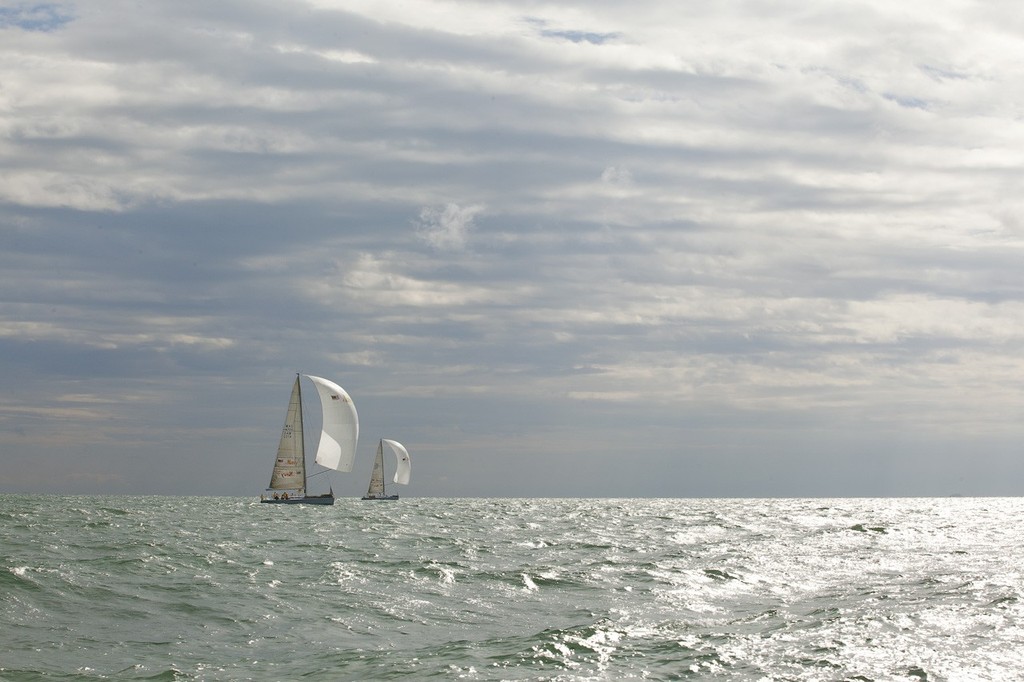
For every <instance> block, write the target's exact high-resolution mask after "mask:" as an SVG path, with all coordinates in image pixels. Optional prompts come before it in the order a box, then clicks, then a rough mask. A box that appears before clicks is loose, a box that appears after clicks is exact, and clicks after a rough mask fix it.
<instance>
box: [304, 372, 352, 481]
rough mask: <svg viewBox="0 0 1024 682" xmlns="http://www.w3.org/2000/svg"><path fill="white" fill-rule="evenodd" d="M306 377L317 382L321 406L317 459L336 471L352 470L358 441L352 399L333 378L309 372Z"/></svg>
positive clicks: (317, 461) (319, 462)
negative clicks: (330, 379) (328, 378)
mask: <svg viewBox="0 0 1024 682" xmlns="http://www.w3.org/2000/svg"><path fill="white" fill-rule="evenodd" d="M306 377H308V378H309V380H310V381H312V382H313V385H314V386H316V392H317V393H318V394H319V395H320V407H321V408H322V409H323V425H322V426H321V432H320V446H319V447H318V448H317V450H316V463H317V464H320V465H322V466H325V467H327V468H328V469H334V470H336V471H352V465H353V464H355V461H356V443H357V442H358V441H359V415H358V414H357V413H356V406H355V403H353V402H352V398H351V397H349V395H348V393H346V392H345V389H343V388H342V387H341V386H339V385H338V384H336V383H334V382H333V381H329V380H327V379H324V378H322V377H315V376H313V375H311V374H307V375H306Z"/></svg>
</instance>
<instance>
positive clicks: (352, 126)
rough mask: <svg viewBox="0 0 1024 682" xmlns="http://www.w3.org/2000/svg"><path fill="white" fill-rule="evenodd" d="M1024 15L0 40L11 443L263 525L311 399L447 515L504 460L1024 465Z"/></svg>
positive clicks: (506, 14)
mask: <svg viewBox="0 0 1024 682" xmlns="http://www.w3.org/2000/svg"><path fill="white" fill-rule="evenodd" d="M1007 11H1008V10H1004V9H1002V8H999V7H994V6H992V7H989V6H986V7H983V8H980V9H979V8H973V9H970V10H965V9H963V8H960V7H956V6H943V7H939V8H934V7H931V6H928V7H925V6H924V5H921V6H920V7H916V6H911V7H909V9H908V8H907V7H906V6H900V7H896V6H895V5H886V4H884V3H867V4H863V5H856V6H853V5H849V6H847V5H828V6H825V5H822V6H820V7H814V8H811V9H809V10H808V9H806V8H803V9H799V10H797V9H792V8H781V9H780V8H779V7H777V6H775V5H772V4H771V3H766V2H753V3H745V4H744V5H743V6H742V8H740V7H738V6H735V7H734V6H731V5H715V4H706V5H698V4H689V5H686V6H685V7H680V6H676V5H668V4H665V3H657V2H651V3H644V2H641V3H640V4H639V5H632V4H631V5H616V4H614V3H573V2H570V3H568V4H559V5H528V6H526V7H525V9H524V7H523V6H522V5H503V4H500V3H497V4H496V3H468V4H467V3H454V4H453V3H447V2H433V1H428V2H425V3H422V4H413V5H409V4H407V3H402V2H398V1H397V0H380V1H379V2H374V3H339V2H335V1H334V0H317V2H313V3H309V4H308V6H306V7H305V8H304V9H302V10H301V11H297V10H296V8H295V7H293V6H286V5H280V4H274V3H260V2H253V3H247V4H239V5H235V4H230V3H227V4H224V3H220V4H209V3H208V4H205V5H204V4H195V3H191V4H190V3H162V4H159V3H158V4H144V5H139V6H137V7H136V6H133V8H132V9H131V11H128V10H125V9H124V7H123V6H122V5H121V4H119V3H116V2H108V1H107V0H94V1H93V2H89V3H81V4H79V5H76V7H75V10H74V14H73V15H72V13H71V11H70V10H68V9H67V8H66V6H64V5H57V4H44V5H31V4H18V5H14V6H12V7H10V8H8V9H5V10H3V11H0V24H2V28H0V31H2V32H3V40H2V41H0V69H2V71H3V73H4V74H5V77H4V82H3V84H2V88H0V158H2V159H3V164H4V173H3V175H4V180H5V181H4V183H2V185H0V240H2V242H3V243H2V247H3V248H0V290H2V291H3V292H4V297H3V300H2V301H0V346H2V348H0V351H2V352H0V406H2V408H3V409H2V410H0V413H2V414H0V419H2V420H3V429H2V431H3V432H4V433H6V434H8V435H10V434H15V433H17V432H19V431H20V432H21V434H22V435H20V436H18V437H17V438H16V439H14V437H13V436H11V438H12V440H11V441H9V442H6V443H0V447H10V448H17V449H18V451H19V452H23V453H26V454H25V457H24V459H23V460H21V461H25V462H29V463H30V464H31V462H33V461H38V460H42V459H45V458H48V457H53V458H60V457H67V458H68V459H72V460H76V461H80V462H81V463H82V464H83V466H85V465H87V464H88V465H92V466H94V467H95V468H97V469H101V468H102V467H103V466H106V465H109V464H110V459H111V458H119V459H118V461H119V463H120V464H121V467H120V468H121V469H122V470H124V471H125V474H124V475H125V477H126V485H129V486H131V485H138V486H141V487H145V486H147V485H148V486H150V488H147V489H152V485H154V484H152V483H147V482H146V481H147V480H149V481H151V480H153V478H154V476H153V475H152V473H150V474H148V475H147V474H144V473H143V469H145V468H146V467H145V466H141V465H140V466H139V471H138V472H133V471H131V470H130V467H129V466H126V465H127V464H128V463H131V462H136V461H138V462H145V464H146V465H147V466H150V467H155V466H162V467H164V469H163V470H161V472H160V473H161V476H159V477H155V478H159V479H160V480H162V481H165V482H166V485H167V486H169V488H171V489H187V490H189V491H190V492H191V491H192V488H191V486H194V485H204V486H206V488H205V491H207V492H212V493H221V492H224V490H225V487H226V486H231V485H235V486H237V488H236V489H233V490H232V491H231V492H238V493H239V494H248V493H249V492H250V491H251V490H255V489H256V488H257V487H258V486H259V485H262V484H263V483H264V481H262V476H263V473H262V472H255V471H254V470H255V469H257V468H258V467H257V466H254V465H253V462H252V460H253V459H254V455H253V453H254V452H261V451H263V449H266V448H270V449H272V448H273V447H274V445H275V443H273V441H274V439H275V438H276V434H275V433H273V432H274V430H275V428H277V427H274V426H273V424H278V425H279V422H280V415H279V414H278V413H279V411H280V405H278V403H279V402H281V401H283V400H285V399H286V398H287V390H288V385H289V382H290V380H291V377H292V376H293V374H294V372H296V371H311V372H313V373H315V374H321V375H324V376H334V377H337V378H338V379H339V381H340V382H341V383H342V385H344V386H345V387H346V388H347V389H351V392H352V394H353V396H354V397H355V399H356V401H357V403H359V405H360V415H361V416H362V417H363V418H365V419H366V420H367V429H368V430H369V432H373V431H374V430H375V429H378V427H379V428H380V429H383V427H384V426H385V425H386V424H387V423H392V424H397V425H399V426H400V427H401V429H402V430H403V432H404V433H405V434H406V435H407V436H408V438H403V442H406V440H409V441H410V442H411V443H414V444H416V445H417V447H419V448H422V449H423V450H425V451H430V452H433V453H436V461H435V462H434V464H433V468H429V467H428V468H426V469H425V470H423V469H421V471H425V472H426V473H425V474H424V475H426V476H431V475H436V478H435V479H433V480H434V482H435V483H436V484H437V487H434V488H431V487H430V485H431V483H430V482H429V481H430V479H425V480H423V483H422V484H423V485H424V487H423V488H421V489H420V491H421V492H425V493H428V494H433V493H434V492H436V491H439V490H441V489H442V488H441V483H440V481H442V480H444V481H448V482H449V483H446V484H445V485H451V483H450V482H452V481H459V480H464V478H465V477H464V475H463V474H462V473H461V472H459V471H457V470H456V469H457V467H456V466H455V465H454V464H453V462H455V461H473V462H477V463H479V466H480V467H481V472H482V473H481V476H480V480H479V481H474V486H468V484H467V488H466V490H469V489H472V490H479V489H483V488H478V487H476V484H479V485H480V486H484V485H485V481H486V480H494V477H493V476H491V477H490V478H488V476H487V475H486V474H487V473H493V471H494V469H493V468H488V467H490V466H491V464H490V460H489V459H488V458H493V459H495V460H502V461H505V462H508V461H519V460H517V459H516V458H517V457H520V456H528V457H530V458H535V459H536V460H538V461H551V462H554V463H556V464H558V465H561V466H563V467H564V468H565V470H569V469H572V468H577V467H574V466H571V465H574V464H576V463H579V462H594V461H605V462H607V461H611V460H613V459H614V458H618V457H620V456H621V453H622V452H625V451H629V452H630V453H632V455H633V456H636V457H640V458H646V459H644V460H643V461H644V462H647V463H648V464H650V463H651V461H652V460H656V461H657V462H658V463H659V466H658V467H645V466H642V465H637V466H636V467H635V469H636V471H637V473H635V474H633V475H632V476H633V478H632V479H630V480H621V481H620V480H618V477H609V476H602V471H596V472H595V473H594V475H593V477H592V478H588V479H587V481H585V482H582V481H581V482H580V484H579V485H580V488H579V489H586V490H589V491H592V492H594V493H595V494H597V493H601V494H603V493H604V492H606V491H612V492H615V486H619V485H620V484H621V486H622V487H621V489H619V492H620V493H621V494H632V491H641V494H654V493H653V492H651V491H652V490H654V489H653V488H652V487H651V486H650V485H647V484H649V483H650V481H645V480H643V476H644V474H643V473H641V472H642V471H644V470H654V469H657V470H659V471H661V470H665V469H662V468H661V466H660V465H661V464H662V463H664V462H674V463H675V465H674V468H670V469H667V470H665V471H668V472H669V473H671V474H674V475H675V476H673V475H665V476H662V477H660V478H661V479H662V480H659V481H657V483H658V485H660V486H661V487H659V488H657V492H658V493H661V494H677V493H680V491H681V492H685V493H693V494H701V493H702V492H703V491H704V490H705V487H703V486H704V484H705V483H708V481H726V482H727V481H729V480H733V478H734V475H735V474H736V472H737V471H740V470H747V469H748V468H749V466H750V465H751V463H754V462H762V460H763V458H765V457H768V455H767V454H766V452H765V451H764V450H763V449H762V447H761V446H762V444H765V443H770V444H771V452H772V453H775V454H778V453H780V452H782V453H788V452H794V453H810V452H811V451H812V450H815V449H820V450H823V451H825V452H826V453H828V452H833V451H841V450H842V451H847V452H853V451H854V448H853V446H851V445H849V443H850V442H853V441H851V440H850V439H851V437H852V436H856V437H857V438H856V439H855V440H856V442H857V443H870V444H871V446H872V447H873V448H874V447H875V446H878V447H879V448H882V447H883V446H885V445H886V443H887V442H890V440H891V439H892V438H893V434H897V435H898V436H899V437H900V438H899V439H898V440H893V441H891V442H898V447H897V446H892V452H893V454H892V456H893V457H900V456H902V454H901V453H902V452H904V451H906V452H907V453H910V452H911V451H913V452H915V453H916V454H915V455H914V456H922V457H923V456H925V455H929V456H930V454H931V453H933V452H935V451H936V449H935V446H936V445H937V444H938V445H942V444H944V443H950V442H956V441H958V439H959V440H960V441H961V442H963V443H964V444H965V445H964V448H965V450H964V451H968V450H972V449H984V448H990V449H992V450H993V451H997V450H999V449H1000V448H1003V447H1005V444H1006V443H1016V442H1019V441H1020V438H1022V437H1024V433H1021V432H1020V431H1021V428H1020V427H1018V426H1017V422H1019V419H1016V418H1015V415H1016V414H1017V413H1019V412H1020V410H1022V409H1024V398H1022V397H1021V396H1019V395H1017V393H1018V392H1016V391H1015V390H1014V386H1015V382H1018V383H1019V381H1020V380H1021V378H1022V377H1024V368H1022V367H1021V366H1020V363H1019V362H1018V361H1017V360H1016V358H1017V357H1019V356H1020V355H1021V351H1022V350H1024V332H1022V328H1021V319H1022V318H1021V316H1022V309H1021V306H1022V304H1024V289H1022V286H1021V284H1020V276H1019V269H1020V267H1019V263H1020V258H1021V250H1022V249H1024V242H1022V233H1021V224H1022V220H1021V218H1020V216H1021V206H1020V202H1019V201H1018V200H1017V199H1016V198H1015V197H1016V196H1017V194H1018V192H1019V190H1018V187H1019V186H1020V182H1021V180H1022V178H1021V171H1020V169H1021V168H1022V167H1024V164H1022V163H1021V158H1020V157H1021V152H1020V151H1019V150H1020V149H1022V148H1024V146H1022V144H1021V141H1022V138H1024V131H1022V127H1021V126H1022V124H1021V121H1020V116H1019V101H1020V100H1021V84H1020V83H1018V82H1017V81H1016V80H1015V79H1014V78H1013V74H1015V73H1016V72H1017V70H1018V69H1017V65H1016V64H1015V62H1014V59H1015V58H1016V57H1015V55H1016V54H1017V51H1018V50H1017V46H1016V36H1015V35H1014V34H1013V32H1012V31H1009V30H1008V29H1007V26H1012V25H1013V22H1014V21H1016V18H1015V17H1013V16H1011V15H1010V14H1007ZM524 14H526V15H528V16H527V18H525V19H524ZM894 35H895V36H900V39H899V40H898V41H894V40H892V36H894ZM439 198H442V199H439ZM410 223H412V228H411V229H410ZM282 378H283V379H282ZM281 392H284V393H285V395H283V396H281V395H280V393H281ZM53 396H87V397H88V399H84V398H78V399H74V400H72V399H69V398H65V399H63V400H62V401H55V400H54V398H53ZM364 406H365V409H364ZM940 432H941V434H942V435H941V438H940V437H939V436H938V435H937V434H939V433H940ZM985 433H991V434H996V433H999V434H1002V435H1000V436H999V437H996V436H992V437H990V438H989V437H985V438H982V435H983V434H985ZM0 437H3V436H0ZM815 439H816V440H815ZM972 441H973V442H972ZM74 442H80V443H83V444H86V445H87V446H88V448H91V449H89V450H88V451H87V452H83V453H72V452H71V451H70V450H68V449H67V448H66V447H63V446H64V445H66V444H68V443H74ZM267 442H270V445H266V443H267ZM812 442H813V445H812V444H811V443H812ZM581 443H586V446H585V447H584V446H583V445H580V444H581ZM636 443H643V449H644V450H649V451H650V454H644V453H643V452H639V451H638V450H635V449H631V448H634V447H636V446H635V444H636ZM55 444H60V445H61V446H62V447H60V448H54V447H53V446H54V445H55ZM968 446H969V447H968ZM844 448H845V450H844ZM527 449H530V452H529V453H525V452H524V451H525V450H527ZM481 451H486V452H487V453H488V454H487V455H486V456H482V455H481V454H480V452H481ZM879 451H880V450H879ZM210 452H217V453H218V455H217V457H222V458H223V460H217V461H222V464H223V466H224V469H225V470H231V471H234V472H250V471H252V472H253V473H252V475H251V480H243V479H242V478H239V476H238V475H237V474H236V475H233V476H224V477H222V478H219V479H218V478H217V477H216V476H215V475H213V474H207V475H206V476H205V477H204V478H202V479H201V480H200V478H197V476H196V474H195V472H197V471H200V470H206V469H208V468H209V465H210V463H211V461H212V460H211V459H210V455H209V453H210ZM723 452H725V453H729V457H726V458H725V459H726V460H728V462H732V463H733V464H735V466H733V467H732V468H731V469H730V468H729V467H730V465H728V464H727V463H722V464H720V465H716V464H715V458H716V453H723ZM1014 452H1015V451H1014ZM54 453H56V454H54ZM192 453H200V454H194V455H193V454H192ZM922 453H923V454H922ZM270 456H272V453H270V455H268V458H269V457H270ZM851 456H852V455H851ZM908 456H909V455H908ZM951 456H952V455H950V456H949V457H951ZM190 457H192V458H193V459H189V458H190ZM794 457H795V459H786V458H785V457H783V458H781V459H780V460H779V461H780V464H779V466H793V467H796V466H797V465H796V464H794V462H796V463H806V462H807V461H820V466H821V467H822V470H823V471H826V472H828V471H829V462H828V460H827V457H825V458H823V459H821V460H810V459H801V457H803V455H801V456H800V457H796V456H794ZM808 457H810V455H808ZM949 457H947V458H946V460H944V461H945V463H948V462H949ZM449 458H450V459H449ZM730 458H731V459H730ZM256 459H258V458H256ZM698 460H699V461H700V462H702V463H703V464H704V465H705V466H707V467H709V468H708V469H707V471H708V472H709V473H708V476H707V477H706V478H704V479H701V478H700V476H697V477H696V478H694V477H693V476H691V473H692V472H691V471H690V470H689V468H688V467H687V463H688V462H691V461H698ZM261 461H262V460H261ZM736 463H738V464H736ZM62 464H66V463H62V462H58V461H54V466H55V467H56V466H60V465H62ZM715 466H718V470H716V471H715V472H714V474H712V473H710V472H711V469H712V468H714V467H715ZM64 468H65V469H66V468H67V467H66V466H64ZM937 469H938V470H941V467H938V468H937ZM69 470H73V471H79V470H80V469H69ZM605 473H606V472H605ZM789 473H790V474H792V476H791V479H792V480H807V477H808V476H809V474H805V472H803V470H795V469H794V470H793V471H790V472H789ZM1021 473H1022V475H1024V472H1021ZM257 474H258V475H257ZM781 475H783V474H781V473H780V476H781ZM822 475H823V476H824V474H822ZM189 476H191V477H192V478H189ZM978 477H979V479H978V480H979V481H981V480H982V478H984V474H983V473H979V474H978ZM243 478H244V477H243ZM256 479H260V480H256ZM521 479H522V485H523V487H522V488H520V489H518V490H516V491H505V492H515V493H516V494H520V493H522V494H529V492H530V489H529V481H528V479H529V477H528V476H527V475H525V474H524V475H523V476H522V477H521ZM612 479H615V482H614V484H612V483H607V482H606V481H608V480H612ZM31 480H39V481H44V480H46V477H45V476H39V477H35V478H32V479H31ZM172 482H173V483H172ZM250 483H252V487H251V488H250V487H248V486H249V485H250ZM569 483H572V482H570V481H567V480H562V481H552V482H551V483H550V485H551V489H556V488H558V487H559V486H560V485H563V484H565V485H568V484H569ZM755 483H756V482H755ZM755 483H751V484H750V485H751V486H753V487H756V485H755ZM97 485H100V483H97ZM488 485H492V487H491V488H490V490H497V491H498V492H502V490H501V485H502V484H497V483H495V484H488ZM765 485H766V486H767V484H765ZM869 485H870V481H859V482H857V481H851V482H850V489H851V490H854V489H855V488H856V490H858V491H864V490H866V488H864V487H860V488H857V486H869ZM987 485H988V486H989V487H988V489H994V488H992V486H993V485H995V484H993V483H992V482H991V481H990V480H989V481H988V482H987ZM339 486H340V482H339ZM337 488H338V486H336V489H337ZM445 490H448V491H451V489H450V488H445ZM749 490H751V487H750V486H747V487H743V488H742V490H741V489H740V488H739V487H738V488H737V490H736V491H734V492H749ZM806 490H807V491H808V492H810V493H813V492H814V490H815V488H814V487H813V486H808V487H807V488H806ZM454 492H455V493H459V492H460V491H459V490H455V491H454ZM461 492H465V490H463V491H461ZM761 492H762V493H770V492H771V491H770V490H769V489H768V488H764V489H762V490H761ZM940 492H943V491H940Z"/></svg>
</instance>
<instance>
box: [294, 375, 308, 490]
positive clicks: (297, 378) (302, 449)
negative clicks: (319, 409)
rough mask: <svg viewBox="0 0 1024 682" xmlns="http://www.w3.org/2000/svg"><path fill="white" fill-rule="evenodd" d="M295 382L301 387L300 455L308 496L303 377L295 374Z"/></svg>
mask: <svg viewBox="0 0 1024 682" xmlns="http://www.w3.org/2000/svg"><path fill="white" fill-rule="evenodd" d="M295 382H296V383H297V384H298V386H299V442H300V443H301V446H300V448H299V455H300V456H301V457H302V494H303V495H305V494H306V427H305V425H304V424H303V423H302V379H301V375H300V374H299V373H298V372H296V373H295Z"/></svg>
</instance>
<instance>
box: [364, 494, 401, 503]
mask: <svg viewBox="0 0 1024 682" xmlns="http://www.w3.org/2000/svg"><path fill="white" fill-rule="evenodd" d="M360 499H363V500H376V501H379V502H385V501H388V500H397V499H398V495H381V496H380V497H378V496H377V495H367V496H365V497H362V498H360Z"/></svg>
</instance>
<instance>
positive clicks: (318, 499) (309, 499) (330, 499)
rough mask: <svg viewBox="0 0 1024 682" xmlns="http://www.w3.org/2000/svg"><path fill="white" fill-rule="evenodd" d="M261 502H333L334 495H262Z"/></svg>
mask: <svg viewBox="0 0 1024 682" xmlns="http://www.w3.org/2000/svg"><path fill="white" fill-rule="evenodd" d="M260 502H262V503H263V504H334V495H316V496H313V497H289V498H287V499H285V498H278V499H276V500H275V499H274V498H272V497H264V498H262V499H261V500H260Z"/></svg>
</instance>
